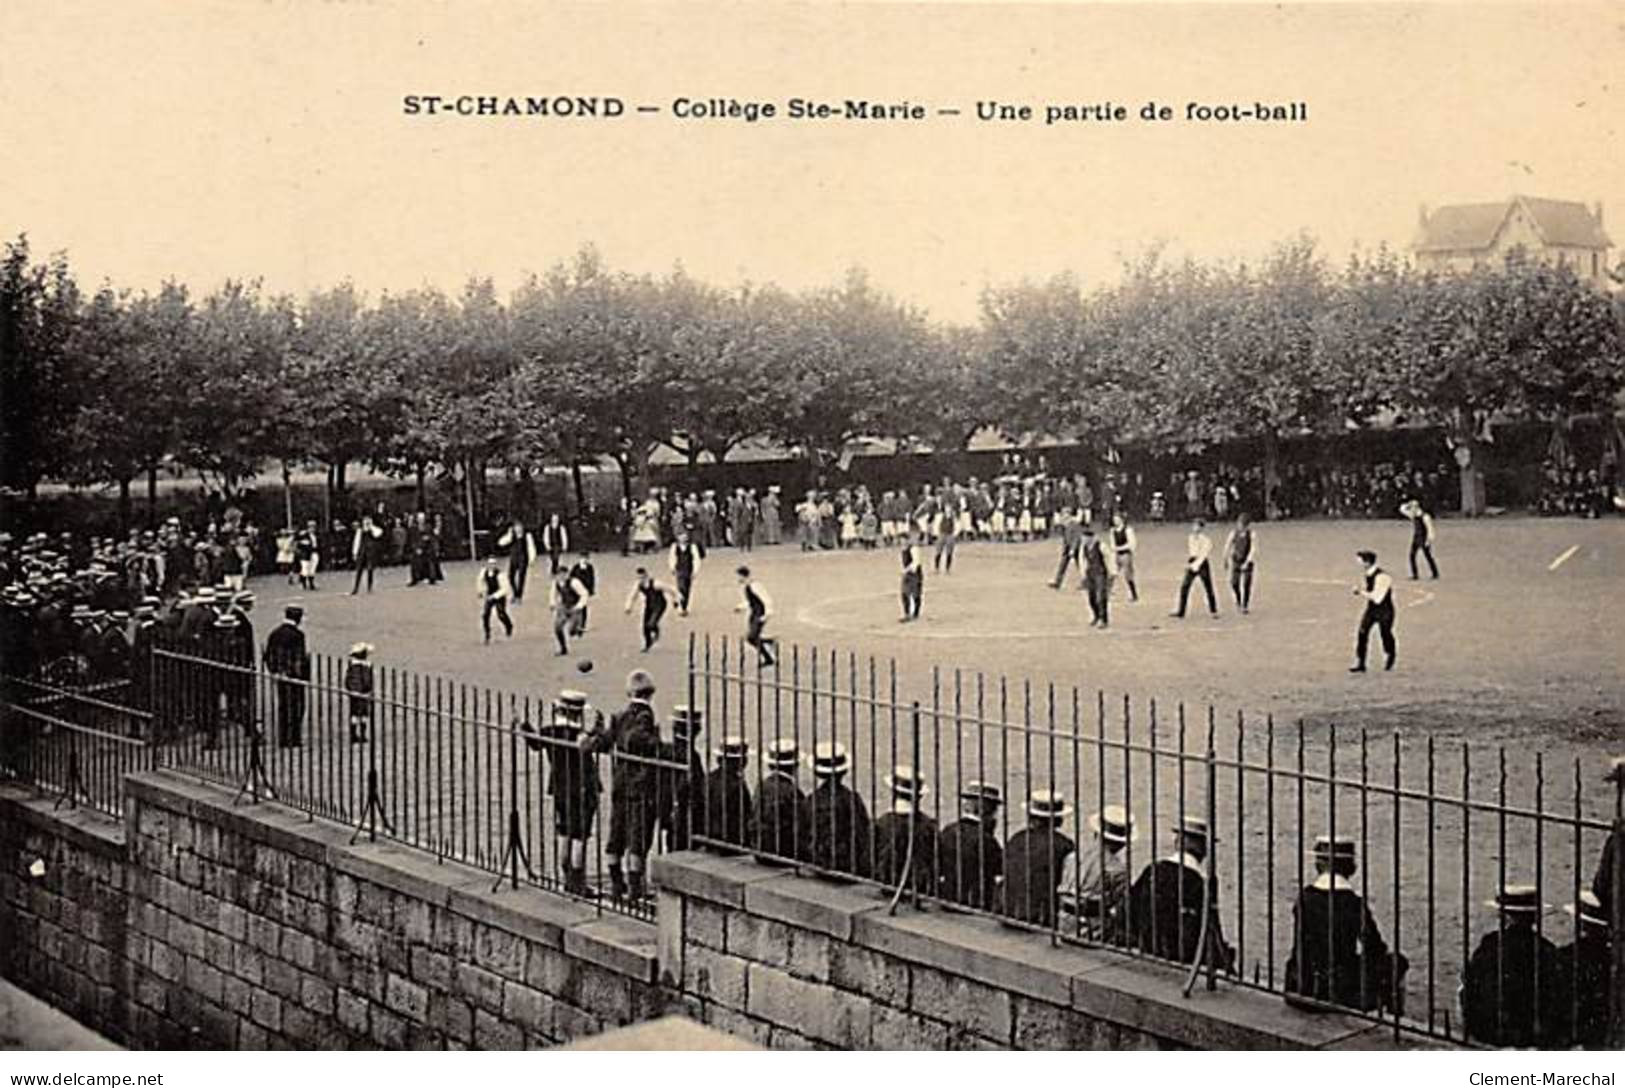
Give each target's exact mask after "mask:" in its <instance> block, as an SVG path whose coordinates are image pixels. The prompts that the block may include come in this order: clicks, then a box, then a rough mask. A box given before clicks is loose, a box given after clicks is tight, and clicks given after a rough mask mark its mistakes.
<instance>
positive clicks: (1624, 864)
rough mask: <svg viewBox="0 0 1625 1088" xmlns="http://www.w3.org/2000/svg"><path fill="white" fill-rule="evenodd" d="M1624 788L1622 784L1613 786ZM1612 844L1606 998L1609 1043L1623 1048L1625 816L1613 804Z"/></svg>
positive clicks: (1624, 1032) (1624, 1030) (1624, 1027)
mask: <svg viewBox="0 0 1625 1088" xmlns="http://www.w3.org/2000/svg"><path fill="white" fill-rule="evenodd" d="M1616 789H1625V786H1620V787H1616ZM1608 840H1609V842H1610V843H1611V844H1612V845H1613V847H1614V849H1613V850H1612V851H1611V853H1612V855H1613V856H1612V857H1611V858H1610V859H1609V861H1610V863H1611V866H1610V867H1611V868H1612V869H1613V872H1611V873H1610V874H1609V876H1610V878H1611V884H1612V892H1613V894H1612V895H1610V896H1609V903H1608V913H1609V915H1610V917H1609V923H1610V929H1609V934H1610V935H1611V938H1612V939H1611V941H1610V942H1609V943H1610V948H1611V951H1612V953H1613V957H1614V962H1613V967H1612V971H1611V973H1610V974H1609V976H1608V983H1609V986H1608V988H1609V990H1610V993H1609V1001H1610V1003H1611V1005H1612V1008H1611V1009H1610V1010H1609V1017H1608V1046H1609V1047H1610V1048H1611V1049H1613V1050H1625V816H1621V815H1619V813H1618V809H1617V806H1616V809H1615V814H1614V828H1613V830H1612V831H1610V832H1609V833H1608Z"/></svg>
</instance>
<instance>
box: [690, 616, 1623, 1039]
mask: <svg viewBox="0 0 1625 1088" xmlns="http://www.w3.org/2000/svg"><path fill="white" fill-rule="evenodd" d="M758 661H759V657H758V652H757V650H756V649H755V648H753V647H750V646H747V645H745V644H744V643H742V642H740V641H737V640H734V641H730V640H729V639H727V638H721V639H713V638H711V637H709V636H707V637H704V638H703V639H700V640H698V641H695V642H693V643H691V646H690V652H689V663H688V664H689V683H688V686H689V699H690V702H691V704H692V705H694V706H696V707H699V708H701V709H702V710H703V712H704V714H705V717H706V720H707V721H708V722H709V723H710V728H711V730H712V732H713V736H714V737H724V736H732V737H733V738H734V743H733V744H732V748H733V750H734V751H736V752H739V751H742V750H744V749H746V748H748V749H749V753H750V755H749V756H748V758H747V759H746V760H745V761H743V762H740V763H738V765H737V768H736V769H735V770H734V772H732V775H731V777H729V776H725V775H722V774H721V773H720V772H713V773H712V774H710V775H708V776H707V777H706V778H705V780H704V783H703V787H702V789H703V791H704V793H705V795H706V796H705V797H704V798H703V799H702V803H703V806H704V808H705V809H706V810H707V811H712V810H713V805H715V804H716V797H715V796H713V795H714V794H718V793H720V794H721V795H722V796H723V801H722V804H721V806H720V807H721V809H722V811H723V812H724V813H726V812H728V811H732V812H735V813H737V814H738V815H737V817H736V818H733V819H728V818H727V817H726V815H724V818H723V819H722V820H721V821H720V826H718V823H719V822H718V821H717V820H715V819H713V820H712V821H711V822H710V824H709V825H708V826H706V827H704V828H703V829H702V831H701V834H700V836H699V840H700V841H701V842H702V843H704V844H706V845H709V846H712V847H715V848H721V849H733V850H744V851H748V852H751V853H754V854H756V855H758V856H759V857H763V858H766V859H770V860H773V861H775V862H777V863H780V864H795V865H799V866H805V867H809V868H812V869H814V870H817V871H820V872H822V873H824V874H826V875H829V876H834V877H837V878H841V879H848V880H859V881H867V882H871V883H874V884H876V885H878V886H879V887H880V888H882V889H884V890H885V891H886V892H887V893H888V894H889V895H890V897H891V900H892V904H893V908H894V909H895V907H896V905H897V903H898V901H899V900H900V899H903V898H906V899H907V900H909V901H910V902H911V903H914V904H931V903H935V904H940V905H942V906H945V907H951V908H952V909H956V910H972V911H977V912H981V913H986V914H991V915H995V916H997V917H999V918H1001V920H1003V921H1005V922H1007V923H1009V924H1012V925H1016V926H1020V927H1025V928H1030V929H1034V930H1038V931H1043V932H1046V933H1047V934H1048V935H1049V936H1050V938H1051V939H1054V940H1067V941H1081V942H1084V943H1087V944H1095V945H1101V946H1106V947H1111V948H1115V949H1117V950H1119V951H1121V952H1123V953H1125V954H1128V955H1133V956H1147V957H1151V958H1158V959H1165V960H1170V961H1173V962H1176V963H1180V964H1183V965H1184V966H1185V967H1186V968H1187V970H1188V972H1189V974H1188V985H1195V984H1197V983H1199V982H1200V983H1201V984H1204V985H1206V986H1208V987H1214V986H1216V985H1217V982H1218V980H1219V979H1220V978H1228V979H1229V980H1230V981H1231V982H1233V983H1235V984H1238V985H1245V986H1250V987H1256V988H1259V989H1262V990H1267V991H1271V992H1277V993H1281V994H1282V995H1283V996H1284V997H1285V998H1286V999H1287V1000H1289V1001H1291V1002H1292V1003H1294V1004H1297V1005H1300V1006H1307V1007H1320V1006H1335V1007H1337V1008H1339V1009H1340V1010H1342V1011H1352V1012H1356V1013H1357V1014H1359V1015H1362V1016H1365V1017H1368V1018H1370V1019H1371V1020H1373V1021H1374V1022H1379V1023H1385V1024H1390V1025H1392V1027H1393V1028H1394V1030H1395V1031H1396V1032H1401V1031H1403V1032H1414V1033H1418V1034H1422V1035H1428V1036H1434V1037H1438V1038H1444V1039H1450V1040H1454V1041H1470V1042H1477V1043H1481V1044H1488V1045H1496V1044H1501V1045H1536V1044H1543V1045H1571V1044H1573V1045H1603V1044H1604V1043H1605V1042H1606V1040H1607V1039H1608V1038H1609V1032H1610V1031H1611V1030H1612V1029H1611V1023H1618V1022H1619V1019H1620V1018H1619V1017H1617V1016H1615V1015H1614V1012H1613V1010H1614V1005H1615V1003H1617V1002H1618V1001H1619V1000H1620V994H1619V990H1620V989H1621V987H1617V986H1611V985H1610V984H1609V979H1608V972H1607V970H1606V968H1607V966H1608V965H1609V964H1610V963H1611V959H1612V955H1613V953H1612V951H1611V950H1610V945H1609V943H1608V941H1607V933H1608V926H1607V925H1604V924H1601V921H1602V920H1606V919H1607V916H1608V915H1609V914H1610V913H1611V911H1612V910H1614V909H1618V908H1617V907H1616V906H1615V905H1614V904H1613V903H1612V902H1611V901H1610V897H1609V896H1607V895H1606V894H1605V893H1606V892H1607V890H1608V887H1607V885H1608V884H1609V882H1610V881H1611V879H1612V877H1611V870H1612V866H1613V864H1614V861H1613V859H1612V856H1611V855H1612V854H1613V853H1616V852H1614V851H1608V852H1607V853H1608V854H1609V855H1610V856H1608V857H1605V856H1604V855H1605V851H1604V844H1605V842H1606V841H1607V840H1608V839H1609V837H1610V832H1611V831H1612V829H1613V828H1614V826H1615V823H1614V821H1616V820H1617V819H1619V815H1620V811H1621V787H1620V785H1619V784H1618V783H1616V784H1614V785H1612V786H1607V785H1601V784H1594V783H1597V782H1598V779H1599V778H1600V777H1601V776H1600V774H1599V771H1600V769H1599V768H1597V767H1594V766H1593V767H1587V766H1585V765H1583V763H1582V761H1581V760H1580V759H1579V758H1570V759H1564V760H1554V759H1548V758H1547V757H1546V756H1545V755H1543V754H1542V753H1540V752H1536V751H1530V750H1527V749H1519V750H1517V751H1515V752H1508V751H1507V750H1506V749H1505V748H1504V747H1503V748H1500V749H1498V750H1496V751H1494V752H1490V753H1484V752H1480V751H1475V750H1474V749H1473V748H1471V747H1470V746H1468V745H1466V744H1459V745H1457V744H1451V745H1445V744H1440V743H1437V742H1436V741H1435V740H1434V739H1433V738H1432V737H1431V736H1424V737H1414V736H1413V737H1406V736H1403V735H1401V734H1400V733H1398V732H1392V731H1389V732H1382V733H1376V732H1373V731H1370V730H1367V729H1362V728H1358V727H1346V726H1344V727H1340V726H1334V725H1327V726H1321V727H1311V726H1307V725H1305V723H1304V722H1302V721H1297V722H1293V723H1290V724H1278V723H1276V722H1275V721H1274V720H1273V718H1270V717H1268V716H1265V717H1261V718H1254V717H1249V716H1247V715H1244V714H1236V715H1234V716H1229V715H1221V714H1220V713H1219V712H1218V711H1217V710H1216V709H1215V708H1214V707H1213V706H1211V705H1204V706H1202V707H1200V708H1199V709H1193V708H1190V707H1188V706H1186V705H1185V704H1180V703H1175V704H1172V705H1169V704H1166V703H1159V702H1158V701H1156V700H1154V699H1146V700H1134V699H1130V698H1128V697H1126V696H1125V697H1108V696H1107V695H1106V694H1105V693H1104V692H1101V691H1098V690H1095V691H1086V690H1084V689H1083V688H1082V687H1081V686H1070V685H1068V686H1061V685H1057V684H1034V683H1032V682H1029V681H1014V682H1013V681H1010V680H1008V679H1006V678H1004V677H989V676H986V675H984V674H982V673H978V672H973V671H965V670H954V671H944V670H941V669H933V670H931V672H930V673H929V675H928V676H920V677H914V678H910V679H912V680H913V681H914V682H915V683H914V685H913V686H910V685H909V684H908V683H906V682H905V681H904V680H903V679H902V678H900V677H899V674H898V670H897V666H896V663H895V661H884V662H882V661H880V660H878V659H876V658H875V657H872V656H859V655H857V654H854V653H850V652H842V651H839V650H828V649H824V650H820V649H816V648H814V649H805V648H801V647H795V646H789V645H783V646H781V647H780V652H779V656H778V660H777V663H776V665H775V666H773V667H769V668H763V667H762V666H761V665H760V664H758ZM836 744H838V745H840V746H841V750H840V751H838V752H837V751H835V750H834V749H832V748H830V746H831V745H836ZM776 747H777V748H781V749H782V748H784V747H788V748H790V749H793V750H794V751H795V753H796V754H797V756H798V757H799V759H800V763H799V765H798V764H795V763H791V762H789V761H787V760H786V761H781V760H778V759H774V758H772V753H773V751H774V749H775V748H776ZM780 754H781V755H782V754H783V753H782V752H781V753H780ZM832 754H835V755H837V756H838V757H839V761H840V763H841V765H842V766H844V767H845V771H844V774H842V775H840V776H839V777H837V776H834V775H832V774H829V773H828V772H829V771H830V770H831V769H832V768H831V767H829V766H828V765H827V763H826V764H825V765H823V766H814V764H816V763H819V762H820V761H821V760H820V757H822V758H823V759H827V757H829V756H830V755H832ZM809 769H811V771H812V773H811V775H810V776H809V774H808V770H809ZM908 782H915V783H916V786H915V787H914V789H912V790H911V789H904V788H901V787H900V785H899V784H900V783H908ZM922 786H923V787H924V790H920V789H919V787H922ZM814 787H815V788H814ZM989 787H992V789H989ZM764 791H765V792H764ZM995 791H996V796H997V797H998V798H999V800H1000V802H1001V803H1000V804H998V805H997V806H996V807H995V806H991V805H988V804H987V803H986V801H985V800H983V801H978V800H976V799H975V798H977V797H983V798H986V797H989V796H992V795H994V793H995ZM1035 791H1048V792H1047V794H1046V793H1038V794H1036V795H1035ZM916 793H917V794H918V797H917V798H915V799H914V800H912V801H911V800H910V798H911V797H913V796H914V795H915V794H916ZM899 802H900V803H899ZM1056 812H1059V813H1060V814H1062V817H1063V818H1062V819H1061V820H1060V821H1055V820H1053V819H1049V818H1047V817H1048V816H1050V815H1053V814H1054V813H1056ZM964 816H970V817H971V818H972V819H971V820H970V821H965V820H963V819H962V817H964ZM1193 818H1194V819H1195V820H1197V821H1200V823H1201V824H1204V825H1205V827H1206V829H1207V832H1208V833H1207V835H1206V837H1205V838H1204V837H1201V836H1199V835H1198V834H1197V832H1198V831H1199V830H1200V828H1199V827H1197V826H1195V825H1192V824H1189V823H1188V822H1187V821H1189V820H1191V819H1193ZM984 831H987V832H991V835H984V834H982V832H984ZM1114 831H1122V832H1126V834H1120V835H1119V834H1114ZM1322 837H1324V838H1325V840H1326V841H1325V842H1323V843H1321V844H1320V845H1319V848H1318V850H1317V842H1316V841H1317V840H1318V839H1321V838H1322ZM1342 840H1347V841H1342ZM1334 843H1337V844H1338V845H1337V846H1335V847H1334V846H1333V844H1334ZM1617 853H1619V854H1621V855H1625V851H1618V852H1617ZM1317 860H1322V861H1324V869H1322V867H1321V865H1319V864H1317ZM1594 884H1595V885H1596V889H1595V890H1596V891H1597V892H1598V893H1602V902H1601V903H1600V904H1599V905H1596V906H1594V907H1590V908H1589V909H1575V908H1574V907H1573V905H1574V904H1581V903H1582V902H1583V900H1584V898H1585V894H1584V893H1591V892H1592V891H1593V885H1594ZM1525 886H1527V887H1525ZM1356 896H1357V897H1358V898H1357V899H1356V898H1355V897H1356ZM1565 900H1566V901H1567V903H1566V904H1565V903H1564V901H1565ZM1565 906H1566V908H1567V911H1568V912H1567V913H1564V912H1563V911H1562V910H1559V909H1557V908H1559V907H1565ZM1526 908H1527V909H1526ZM1599 911H1600V912H1601V915H1600V919H1599ZM1588 919H1590V920H1588ZM1492 934H1502V935H1501V936H1499V937H1497V938H1495V939H1492V940H1486V937H1488V936H1489V935H1492ZM1559 946H1561V947H1559ZM1470 964H1471V965H1472V966H1471V967H1469V965H1470ZM1613 977H1614V978H1620V975H1618V974H1615V975H1614V976H1613ZM1621 981H1625V979H1622V980H1621Z"/></svg>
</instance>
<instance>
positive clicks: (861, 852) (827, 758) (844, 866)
mask: <svg viewBox="0 0 1625 1088" xmlns="http://www.w3.org/2000/svg"><path fill="white" fill-rule="evenodd" d="M850 769H851V760H850V758H849V757H848V756H847V754H846V746H845V745H844V744H841V743H840V742H839V741H820V742H819V743H818V744H817V745H816V746H815V747H814V749H813V777H814V778H816V779H817V780H818V786H817V788H816V789H814V790H813V793H812V797H811V798H810V799H809V801H808V817H809V818H808V824H809V826H808V828H807V842H808V851H807V853H808V858H809V860H811V862H812V864H814V865H816V866H818V867H819V868H820V869H825V870H829V871H831V872H834V873H846V874H849V875H851V876H859V877H867V876H869V875H870V874H871V873H872V872H873V871H874V869H873V864H872V860H873V855H872V849H873V840H872V839H871V837H870V836H871V833H872V831H873V827H872V825H871V824H870V822H869V810H868V809H867V808H866V807H865V806H864V804H863V799H862V798H861V797H859V796H858V795H857V794H856V793H854V792H853V791H852V790H851V789H849V788H848V787H847V786H846V785H845V783H844V782H843V779H845V777H846V773H847V771H849V770H850Z"/></svg>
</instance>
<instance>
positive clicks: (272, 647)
mask: <svg viewBox="0 0 1625 1088" xmlns="http://www.w3.org/2000/svg"><path fill="white" fill-rule="evenodd" d="M304 620H305V608H304V605H302V604H300V603H299V602H297V601H295V602H292V603H290V604H288V605H286V606H284V607H283V609H282V622H281V623H280V624H278V625H277V626H276V628H275V630H273V631H272V632H271V634H270V636H269V637H268V638H267V639H266V640H265V657H264V660H265V671H266V672H268V673H270V674H271V675H272V676H274V677H276V678H277V680H276V736H277V744H279V745H281V746H282V747H283V748H298V747H299V746H300V745H302V744H303V743H304V740H305V687H306V684H307V683H308V681H309V680H310V652H309V650H308V649H307V647H306V644H305V632H304V631H303V630H301V629H300V625H301V624H302V623H304Z"/></svg>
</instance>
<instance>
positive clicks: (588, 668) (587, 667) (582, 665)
mask: <svg viewBox="0 0 1625 1088" xmlns="http://www.w3.org/2000/svg"><path fill="white" fill-rule="evenodd" d="M576 672H592V658H590V657H584V658H582V659H581V660H580V661H577V662H576Z"/></svg>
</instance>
